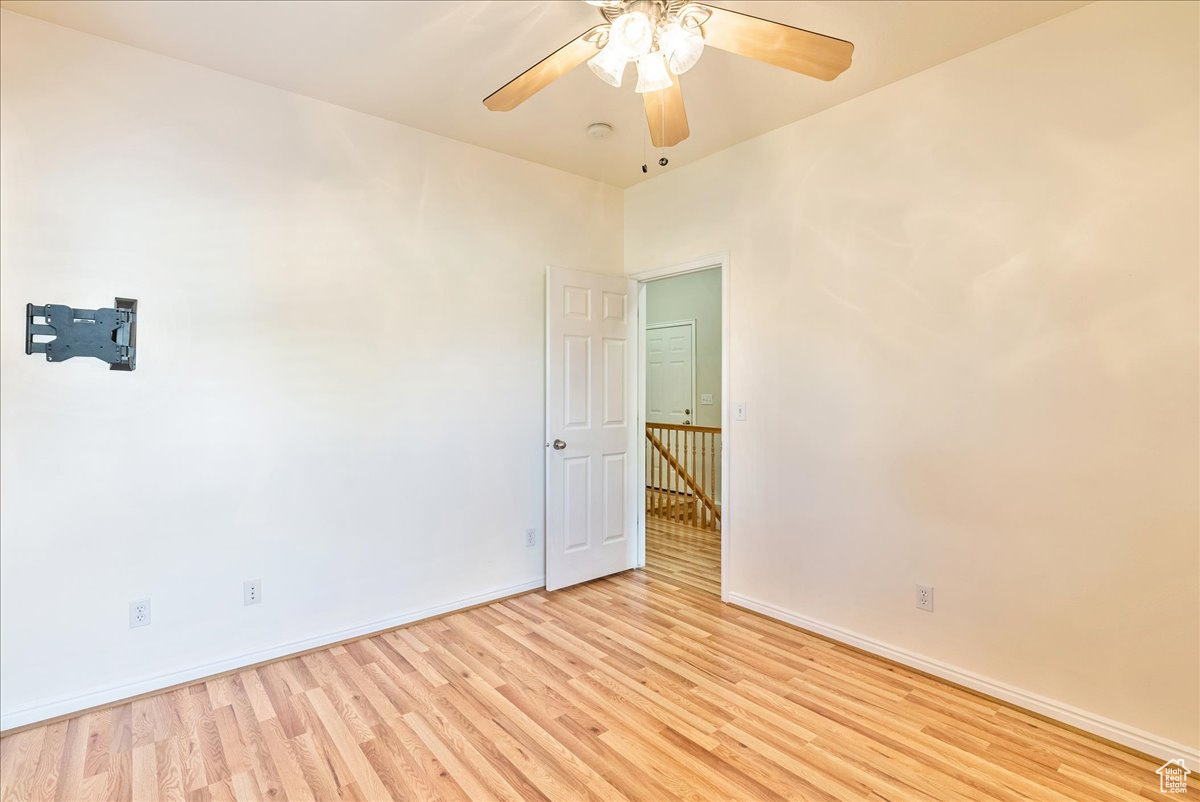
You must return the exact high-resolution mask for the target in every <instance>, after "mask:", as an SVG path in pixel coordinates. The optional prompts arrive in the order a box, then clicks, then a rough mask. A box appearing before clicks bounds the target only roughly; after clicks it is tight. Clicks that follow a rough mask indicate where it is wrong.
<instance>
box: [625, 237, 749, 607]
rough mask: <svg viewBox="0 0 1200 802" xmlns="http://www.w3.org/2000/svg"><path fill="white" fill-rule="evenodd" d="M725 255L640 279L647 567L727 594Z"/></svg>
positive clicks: (667, 578)
mask: <svg viewBox="0 0 1200 802" xmlns="http://www.w3.org/2000/svg"><path fill="white" fill-rule="evenodd" d="M723 268H724V263H723V260H718V261H715V262H714V261H708V262H706V263H705V264H702V265H699V266H697V265H694V264H693V265H684V266H680V267H678V268H667V269H665V270H662V271H655V272H654V273H653V274H643V275H641V276H635V278H638V279H639V282H640V283H639V308H640V314H639V321H640V325H639V328H640V340H641V356H642V358H641V381H640V382H639V385H638V386H639V389H640V395H641V399H640V407H641V415H640V421H641V425H642V428H643V429H644V436H643V437H642V439H641V451H642V458H641V475H642V479H643V481H641V482H640V486H641V487H642V488H644V501H643V504H642V515H640V516H639V520H640V522H641V523H642V527H641V530H642V531H641V541H642V548H643V558H642V560H641V562H642V567H643V570H645V571H646V573H647V574H649V575H650V576H652V577H654V578H655V579H658V580H661V581H663V582H667V583H670V584H672V585H676V586H680V587H683V588H686V589H688V590H691V591H698V592H703V593H711V594H714V595H721V589H722V567H723V566H722V551H723V542H722V539H723V529H724V528H725V527H724V526H723V523H722V519H723V517H724V516H723V508H724V499H725V495H726V487H725V481H724V474H725V469H726V467H725V465H724V450H725V437H724V434H725V428H724V426H725V418H726V416H725V412H724V410H725V406H726V403H725V401H726V398H725V394H726V393H725V388H726V375H725V374H726V371H727V365H726V362H725V350H726V347H725V318H726V314H725V291H724V284H723V282H724V280H725V272H726V271H725V270H724V269H723Z"/></svg>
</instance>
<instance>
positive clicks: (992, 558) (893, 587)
mask: <svg viewBox="0 0 1200 802" xmlns="http://www.w3.org/2000/svg"><path fill="white" fill-rule="evenodd" d="M1197 68H1198V63H1197V5H1196V4H1195V3H1096V4H1093V5H1089V6H1086V7H1084V8H1083V9H1081V10H1079V11H1077V12H1074V13H1071V14H1068V15H1066V16H1063V17H1061V18H1058V19H1055V20H1053V21H1051V22H1048V23H1046V24H1044V25H1042V26H1040V27H1037V28H1034V29H1031V30H1029V31H1027V32H1025V33H1022V34H1018V35H1016V36H1013V37H1011V38H1009V39H1006V40H1003V41H1001V42H999V43H996V44H994V45H992V46H990V47H987V48H984V49H982V50H979V51H976V52H974V53H971V54H968V55H966V56H963V57H961V58H959V59H956V60H954V61H951V62H948V63H946V64H944V65H941V66H939V67H937V68H934V69H932V70H929V71H928V72H925V73H922V74H920V75H917V76H914V77H912V78H909V79H907V80H904V81H901V82H899V83H896V84H892V85H891V86H888V87H885V88H883V89H880V90H878V91H876V92H873V93H871V94H869V95H866V96H863V97H861V98H858V99H856V100H853V101H851V102H849V103H846V104H844V105H842V106H839V107H837V108H834V109H831V110H829V111H826V112H823V113H821V114H819V115H817V116H815V117H811V118H809V119H807V120H804V121H801V122H799V123H796V124H794V125H791V126H788V127H786V128H782V129H780V130H777V131H775V132H772V133H770V134H767V135H764V136H762V137H759V138H757V139H754V140H751V141H749V142H746V143H743V144H742V145H739V146H737V147H734V148H731V149H729V150H727V151H724V152H722V153H719V154H716V155H714V156H711V157H709V158H707V159H705V160H703V161H700V162H698V163H696V164H693V165H689V166H685V167H682V168H680V169H677V170H674V171H672V172H670V173H667V174H665V175H664V176H662V177H660V178H656V179H654V180H653V181H650V182H648V183H646V184H643V185H641V186H638V187H636V188H633V189H631V190H629V191H628V192H627V193H626V196H625V243H626V249H625V267H626V271H627V272H630V273H633V272H637V271H640V270H645V269H649V268H654V267H659V266H662V265H668V264H672V263H679V262H684V261H687V260H690V259H692V258H695V257H698V256H701V255H703V254H707V253H711V252H717V251H726V250H727V251H729V252H730V256H731V262H732V266H731V269H730V279H731V293H732V301H731V303H732V307H731V311H730V320H729V325H731V327H732V329H731V337H732V367H731V371H732V373H731V376H730V394H731V396H730V398H729V399H726V402H727V403H734V402H737V401H746V402H748V404H749V415H748V419H747V420H746V421H745V422H742V423H735V424H733V431H732V433H731V438H732V439H731V442H730V448H731V459H732V465H731V471H732V476H731V480H732V488H733V491H732V493H733V495H732V498H731V499H729V500H727V504H728V506H727V515H728V516H729V519H728V520H729V525H730V526H729V532H730V536H731V550H732V551H731V559H730V565H729V571H730V580H731V587H730V590H731V591H732V592H733V593H734V594H735V595H738V596H741V597H742V598H744V599H749V600H754V601H757V602H761V603H763V604H765V605H770V606H771V607H773V608H774V609H776V610H778V611H781V612H782V613H784V614H788V615H792V616H794V617H803V618H805V619H808V620H813V621H818V622H826V623H828V624H830V625H831V626H834V627H837V628H840V629H842V630H845V631H848V632H851V633H858V634H860V635H862V636H864V637H865V638H868V639H873V640H874V641H877V642H885V643H888V644H891V645H893V646H895V647H896V648H897V649H899V650H902V651H904V652H906V653H909V654H917V655H924V656H926V657H928V658H931V659H933V660H936V661H940V662H941V663H942V664H948V665H949V666H953V667H957V668H958V669H961V670H963V671H966V672H971V673H972V674H973V675H976V676H981V677H985V678H991V679H992V680H995V681H996V682H998V683H1001V684H1004V685H1007V686H1010V687H1012V688H1016V689H1020V690H1021V691H1023V692H1028V693H1030V694H1035V695H1038V696H1040V697H1045V698H1048V699H1050V700H1056V701H1057V702H1061V703H1063V704H1065V705H1067V706H1069V707H1071V708H1072V709H1077V710H1081V711H1084V712H1085V713H1088V714H1091V715H1093V716H1094V717H1096V720H1100V719H1102V718H1107V719H1112V720H1114V721H1115V722H1117V723H1118V724H1120V725H1122V726H1123V727H1125V728H1140V729H1142V730H1146V731H1148V732H1149V733H1151V734H1152V735H1153V736H1155V737H1158V738H1161V739H1164V743H1166V742H1175V743H1176V744H1177V745H1182V746H1183V747H1185V748H1191V749H1196V748H1197V746H1198V745H1200V734H1198V730H1200V721H1198V711H1200V699H1198V698H1197V693H1198V686H1200V682H1198V677H1200V646H1198V642H1200V562H1198V551H1200V550H1198V545H1200V544H1198V521H1200V514H1198V509H1197V488H1198V482H1200V476H1198V471H1197V440H1198V427H1197V408H1198V397H1197V385H1198V372H1197V331H1198V324H1200V321H1198V319H1197V302H1198V298H1197V267H1198V264H1200V252H1198V247H1197V239H1198V237H1197V218H1198V215H1200V210H1198V208H1197V195H1198V184H1197V175H1198V164H1197V142H1198V138H1200V126H1198V124H1197V96H1198V89H1200V87H1198V85H1197V74H1198V69H1197ZM649 221H653V222H652V223H650V222H649ZM916 583H926V584H931V585H934V586H935V601H936V611H935V612H934V613H932V614H929V613H925V612H921V611H918V610H916V609H915V607H914V585H915V584H916ZM1165 748H1174V747H1172V746H1170V744H1169V743H1168V744H1167V747H1165Z"/></svg>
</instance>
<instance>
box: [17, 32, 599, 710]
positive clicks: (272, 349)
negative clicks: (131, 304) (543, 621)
mask: <svg viewBox="0 0 1200 802" xmlns="http://www.w3.org/2000/svg"><path fill="white" fill-rule="evenodd" d="M0 35H2V42H0V59H2V62H0V81H2V85H0V98H2V100H0V102H2V109H0V126H2V128H0V295H2V300H0V304H2V309H0V314H2V317H3V321H4V325H3V327H0V368H2V373H0V375H2V379H0V428H2V429H3V437H2V438H0V477H2V478H0V495H2V497H3V504H2V505H0V588H2V597H0V628H2V629H3V633H4V647H3V649H2V650H0V708H2V713H3V716H2V718H0V726H3V727H9V726H14V725H16V724H20V723H23V721H27V720H32V719H36V718H42V717H45V716H47V715H54V714H56V713H61V712H66V711H68V710H72V709H78V708H80V707H86V706H88V705H89V704H98V703H100V702H103V701H106V700H108V699H112V698H118V697H122V696H128V695H130V694H132V693H138V692H142V691H146V690H151V689H153V688H155V687H160V686H162V685H164V684H168V683H170V682H172V681H175V682H178V681H182V680H185V679H188V678H190V677H193V676H198V675H204V674H209V673H213V672H214V671H218V670H222V669H224V668H230V667H233V666H235V665H240V664H244V663H246V662H252V661H253V660H256V659H265V658H267V657H270V656H273V655H274V654H278V653H287V652H293V651H296V650H297V649H299V648H304V647H305V646H306V645H317V644H318V643H320V642H324V641H326V640H328V639H330V638H338V637H346V636H347V635H351V634H354V633H356V632H361V631H369V630H372V629H378V628H380V627H381V626H384V625H386V624H387V623H389V622H398V621H400V620H404V619H405V618H407V617H411V616H412V615H414V614H419V613H421V612H422V611H424V612H428V611H437V610H439V609H442V608H444V607H446V606H455V605H458V604H461V603H463V602H464V600H466V601H470V600H478V599H479V598H480V597H481V596H487V595H489V594H492V595H494V594H495V593H498V592H511V591H513V590H516V589H521V588H525V587H531V586H537V585H539V584H541V581H542V577H543V555H542V552H541V550H540V549H537V548H526V547H525V545H524V533H525V530H526V528H528V527H534V528H536V529H537V530H538V532H539V544H540V542H541V528H542V520H543V504H542V496H543V490H542V488H543V484H542V465H543V459H544V453H543V452H544V449H543V437H542V433H543V420H542V418H543V414H542V412H543V390H542V388H543V378H542V377H543V369H544V368H543V355H544V353H545V349H544V328H545V326H544V322H543V321H544V312H543V304H544V299H545V290H544V270H545V266H546V265H547V264H555V265H562V266H564V267H574V268H580V269H589V270H598V271H607V272H612V273H619V272H620V270H621V196H620V192H619V191H618V190H615V189H613V188H611V187H606V186H603V185H601V184H598V183H595V182H593V181H589V180H585V179H582V178H578V177H575V176H570V175H567V174H565V173H561V172H558V171H555V170H551V169H548V168H545V167H540V166H536V165H533V164H530V163H528V162H523V161H520V160H518V159H514V158H511V157H507V156H502V155H499V154H497V153H494V152H491V151H487V150H483V149H480V148H476V147H471V146H468V145H464V144H461V143H458V142H453V141H451V140H448V139H444V138H441V137H437V136H433V135H430V134H425V133H422V132H419V131H415V130H412V129H409V128H405V127H403V126H400V125H396V124H394V123H390V122H385V121H383V120H379V119H376V118H372V117H369V116H366V115H363V114H358V113H354V112H350V111H347V110H345V109H341V108H338V107H335V106H331V105H328V104H325V103H320V102H317V101H314V100H310V99H307V98H304V97H300V96H297V95H293V94H289V93H287V92H282V91H279V90H275V89H270V88H268V87H265V86H262V85H259V84H254V83H251V82H249V81H244V80H239V79H237V78H233V77H231V76H228V75H224V74H221V73H217V72H213V71H210V70H206V69H202V68H199V67H195V66H191V65H188V64H184V63H182V62H178V61H173V60H170V59H167V58H163V57H161V56H157V55H153V54H151V53H148V52H145V51H140V50H136V49H133V48H129V47H125V46H122V45H118V44H115V43H113V42H109V41H106V40H103V39H97V38H92V37H89V36H85V35H83V34H79V33H75V32H72V31H69V30H66V29H63V28H57V27H54V26H51V25H47V24H44V23H40V22H35V21H33V20H30V19H28V18H25V17H21V16H18V15H15V14H12V13H11V12H3V13H2V14H0ZM118 294H119V295H128V296H132V297H136V298H138V299H139V301H140V303H141V306H140V316H141V321H140V332H139V343H138V344H139V346H140V348H139V351H140V353H139V357H138V369H137V371H135V372H134V373H131V374H128V373H110V372H108V371H107V370H106V369H105V366H104V365H102V364H100V363H98V362H95V361H93V360H72V361H70V362H67V363H63V364H54V365H51V364H47V363H46V362H45V361H44V359H42V358H40V357H28V356H25V354H24V353H23V351H24V344H23V327H22V320H23V316H24V304H25V303H26V302H33V303H39V304H41V303H67V304H72V305H76V306H104V305H111V304H112V300H113V296H114V295H118ZM464 486H465V487H469V488H470V495H471V500H472V503H470V504H464V503H462V502H463V495H462V493H463V491H462V488H463V487H464ZM256 578H257V579H261V580H262V583H263V603H262V604H261V605H259V606H256V607H249V608H246V607H243V606H242V581H243V580H246V579H256ZM144 596H149V597H151V599H152V620H153V623H152V624H151V626H150V627H147V628H143V629H136V630H131V629H129V628H128V625H127V612H126V611H127V603H128V602H129V601H130V600H132V599H137V598H141V597H144Z"/></svg>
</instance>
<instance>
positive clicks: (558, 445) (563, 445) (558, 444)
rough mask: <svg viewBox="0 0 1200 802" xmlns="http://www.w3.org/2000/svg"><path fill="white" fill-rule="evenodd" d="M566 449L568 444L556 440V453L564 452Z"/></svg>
mask: <svg viewBox="0 0 1200 802" xmlns="http://www.w3.org/2000/svg"><path fill="white" fill-rule="evenodd" d="M566 447H567V444H566V443H564V442H563V441H562V440H555V441H554V450H555V451H562V450H563V449H564V448H566Z"/></svg>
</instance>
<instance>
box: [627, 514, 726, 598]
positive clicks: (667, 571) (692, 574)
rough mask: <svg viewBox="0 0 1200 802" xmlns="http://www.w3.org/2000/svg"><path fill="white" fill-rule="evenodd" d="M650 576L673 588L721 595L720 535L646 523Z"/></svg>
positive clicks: (661, 522) (682, 526)
mask: <svg viewBox="0 0 1200 802" xmlns="http://www.w3.org/2000/svg"><path fill="white" fill-rule="evenodd" d="M644 570H645V571H646V573H647V574H649V575H651V576H652V577H654V578H655V579H658V580H661V581H663V582H667V583H670V584H672V585H683V586H687V587H690V588H694V589H696V590H702V591H704V592H705V593H711V594H712V595H714V596H720V595H721V533H720V531H713V530H708V529H699V528H697V527H694V526H691V525H689V524H684V523H675V522H673V521H664V520H662V519H660V518H649V517H648V518H647V519H646V567H645V569H644Z"/></svg>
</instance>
